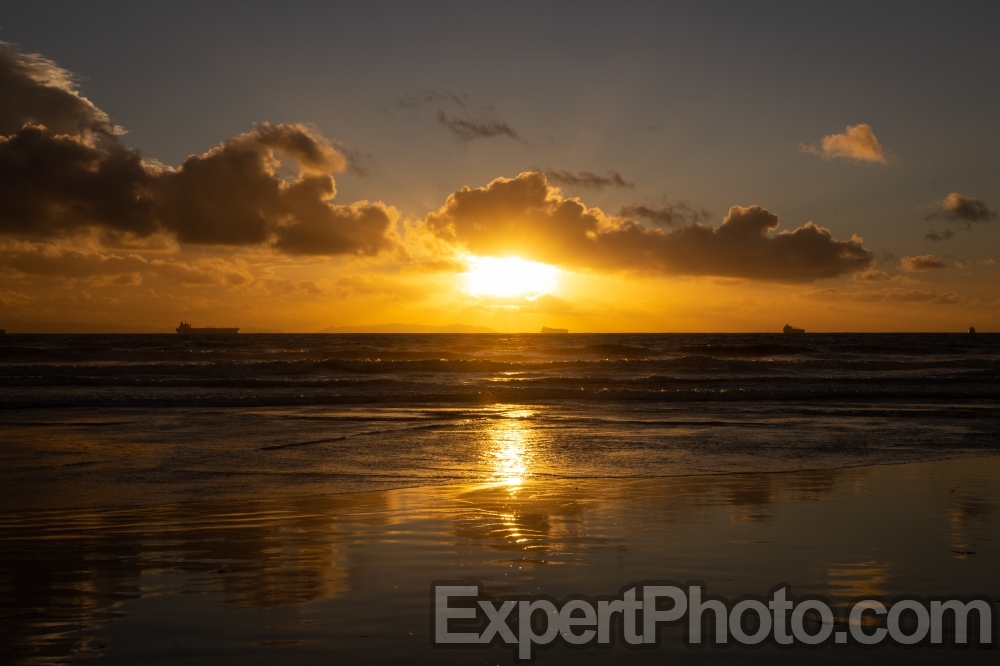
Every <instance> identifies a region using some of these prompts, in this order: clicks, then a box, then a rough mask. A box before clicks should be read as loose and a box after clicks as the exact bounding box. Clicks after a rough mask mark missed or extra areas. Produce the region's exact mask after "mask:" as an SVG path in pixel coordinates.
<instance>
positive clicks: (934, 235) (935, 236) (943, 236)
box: [924, 229, 955, 241]
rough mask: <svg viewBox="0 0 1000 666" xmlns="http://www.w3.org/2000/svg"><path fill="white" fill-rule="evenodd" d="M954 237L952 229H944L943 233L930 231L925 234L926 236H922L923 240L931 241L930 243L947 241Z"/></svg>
mask: <svg viewBox="0 0 1000 666" xmlns="http://www.w3.org/2000/svg"><path fill="white" fill-rule="evenodd" d="M954 235H955V231H954V230H953V229H945V230H944V231H940V232H938V231H934V230H933V229H932V230H931V231H929V232H927V234H926V235H925V236H924V238H926V239H927V240H932V241H944V240H948V239H949V238H951V237H952V236H954Z"/></svg>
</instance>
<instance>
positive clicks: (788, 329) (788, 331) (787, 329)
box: [781, 324, 806, 333]
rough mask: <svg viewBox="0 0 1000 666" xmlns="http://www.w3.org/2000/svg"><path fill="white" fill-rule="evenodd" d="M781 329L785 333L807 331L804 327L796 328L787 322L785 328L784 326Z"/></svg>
mask: <svg viewBox="0 0 1000 666" xmlns="http://www.w3.org/2000/svg"><path fill="white" fill-rule="evenodd" d="M781 330H783V331H784V332H785V333H805V332H806V329H804V328H795V327H794V326H790V325H788V324H785V328H783V329H781Z"/></svg>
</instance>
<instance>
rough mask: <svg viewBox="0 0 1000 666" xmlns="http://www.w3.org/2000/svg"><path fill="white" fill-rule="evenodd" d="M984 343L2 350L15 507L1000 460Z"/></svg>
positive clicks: (1, 384)
mask: <svg viewBox="0 0 1000 666" xmlns="http://www.w3.org/2000/svg"><path fill="white" fill-rule="evenodd" d="M998 376H1000V336H997V335H989V334H977V335H969V334H955V335H949V334H806V335H782V334H778V335H772V334H656V335H654V334H613V335H612V334H570V335H538V334H534V335H532V334H522V335H487V334H456V335H447V334H423V335H422V334H398V335H392V334H385V335H377V334H369V335H268V334H251V335H235V336H207V337H190V336H177V335H6V336H4V337H2V338H0V413H2V415H3V422H4V424H3V426H2V429H3V433H4V439H5V441H6V443H5V446H4V448H3V452H2V454H0V455H2V457H3V458H2V464H3V466H4V469H5V477H6V479H5V483H4V484H3V489H2V490H0V501H2V503H3V505H4V506H7V507H39V506H64V505H72V506H80V505H86V506H102V505H106V504H111V505H116V506H117V505H129V504H134V503H157V502H167V501H186V500H189V499H193V498H198V497H204V496H206V495H209V496H213V497H220V498H222V497H239V496H254V497H257V496H261V495H265V496H266V495H276V494H283V493H295V494H303V493H306V494H309V493H318V494H323V493H342V492H358V491H363V490H373V489H385V488H399V487H409V486H419V485H431V484H437V485H440V484H453V483H475V482H488V481H494V480H502V479H505V478H518V479H527V478H534V479H546V478H558V479H568V478H607V477H623V478H635V477H657V476H678V475H690V474H719V473H733V472H769V471H791V470H803V469H830V468H843V467H851V466H858V465H871V464H880V463H892V462H905V461H916V460H931V459H940V458H949V457H963V456H975V455H984V454H988V453H993V452H996V451H997V450H998V448H1000V434H998V433H1000V382H998V381H997V380H998Z"/></svg>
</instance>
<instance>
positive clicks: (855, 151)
mask: <svg viewBox="0 0 1000 666" xmlns="http://www.w3.org/2000/svg"><path fill="white" fill-rule="evenodd" d="M801 148H802V150H803V151H804V152H807V153H812V154H813V155H819V156H820V157H823V158H824V159H833V158H835V157H843V158H846V159H850V160H855V161H858V162H879V163H881V164H885V163H886V158H885V153H884V152H883V151H882V146H881V145H879V142H878V139H877V138H875V133H874V132H872V128H871V127H870V126H869V125H865V124H863V123H862V124H860V125H848V126H847V130H846V131H845V132H844V133H843V134H831V135H829V136H825V137H823V141H822V145H821V147H819V148H817V147H816V146H815V145H808V146H807V145H804V144H802V145H801Z"/></svg>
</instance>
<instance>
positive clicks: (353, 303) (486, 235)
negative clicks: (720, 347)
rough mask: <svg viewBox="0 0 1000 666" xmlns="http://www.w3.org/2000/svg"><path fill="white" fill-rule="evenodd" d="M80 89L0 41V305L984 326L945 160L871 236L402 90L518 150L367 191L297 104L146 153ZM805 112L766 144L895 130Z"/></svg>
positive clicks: (981, 225)
mask: <svg viewBox="0 0 1000 666" xmlns="http://www.w3.org/2000/svg"><path fill="white" fill-rule="evenodd" d="M84 88H86V82H81V81H80V79H79V78H78V77H77V76H76V74H75V73H73V72H70V71H68V70H67V69H64V68H63V67H61V66H60V65H59V64H57V63H56V62H55V61H53V60H52V59H50V58H48V57H46V56H45V55H40V54H37V53H32V52H29V51H26V50H23V49H21V48H20V47H17V46H14V45H12V44H4V43H0V99H2V100H3V101H2V102H0V281H2V283H0V306H2V310H0V327H2V326H4V325H6V326H7V327H8V328H9V329H11V330H18V328H19V327H21V328H24V326H28V327H29V328H30V324H31V323H38V322H42V323H44V322H50V323H51V322H81V323H101V322H104V323H110V324H116V325H121V326H126V327H133V328H135V329H137V330H139V329H156V330H164V331H166V330H170V329H172V328H173V327H174V326H176V324H177V322H178V321H180V320H185V321H189V322H191V323H193V324H194V325H196V326H197V325H217V326H240V327H242V328H243V329H244V330H248V329H250V330H252V329H265V330H282V331H287V332H311V331H317V330H322V329H325V328H328V327H340V326H359V325H372V324H386V323H406V324H423V325H434V326H438V325H446V324H456V323H457V324H464V325H469V326H482V327H489V328H492V329H494V330H496V331H500V332H520V331H537V330H538V329H539V328H540V327H541V326H543V325H544V326H552V327H565V328H569V329H570V330H572V331H578V332H582V331H696V332H697V331H733V332H737V331H779V330H780V329H781V327H782V326H783V325H784V324H785V323H792V324H794V325H796V326H803V327H805V328H806V329H807V330H811V331H918V330H923V331H960V330H964V329H966V328H967V327H968V326H970V325H975V326H977V328H979V329H980V330H996V329H998V328H1000V314H998V313H1000V286H998V285H1000V279H998V278H1000V269H998V268H997V266H996V263H995V261H994V258H995V254H996V252H995V247H996V246H995V241H996V239H997V232H996V224H995V221H996V217H997V215H996V213H995V212H994V210H993V209H992V208H991V204H989V203H987V201H986V200H985V199H984V198H983V194H982V193H981V192H978V191H973V190H970V189H967V188H965V187H963V186H962V184H961V183H960V182H955V181H950V182H949V183H948V184H947V185H944V186H942V185H938V186H937V187H936V189H933V190H932V191H931V190H928V192H927V193H926V194H922V195H920V198H916V197H912V200H911V201H910V202H909V204H908V205H910V206H911V209H912V211H916V212H915V213H912V216H913V217H915V218H916V219H917V221H918V224H919V225H920V227H919V229H918V228H917V226H916V225H914V227H913V229H912V230H910V231H908V232H907V233H908V234H910V235H911V236H913V239H909V238H908V239H907V240H906V241H905V242H900V243H899V244H898V246H893V244H892V242H893V240H892V239H893V238H894V231H893V229H894V228H895V227H892V225H890V224H888V223H884V224H880V225H878V224H872V223H871V222H866V220H870V218H871V216H872V215H875V216H877V213H866V215H868V217H866V215H859V216H857V220H858V221H857V222H852V220H851V218H850V217H848V218H847V219H835V223H836V224H835V225H834V224H833V223H831V222H828V221H825V220H823V221H817V222H814V221H812V219H811V217H810V216H808V215H807V214H806V215H803V214H802V212H803V210H807V209H808V208H809V206H808V202H806V203H803V202H802V201H801V200H799V199H796V197H795V196H794V192H789V193H786V194H784V195H782V197H777V196H776V197H773V199H775V200H777V202H778V203H779V204H780V202H781V201H782V200H786V199H787V200H789V201H794V202H795V203H794V206H793V214H794V217H792V216H786V214H784V213H783V211H782V210H780V209H778V208H777V207H776V206H774V205H773V204H771V203H769V202H768V201H765V200H764V199H763V198H761V197H756V196H750V195H747V194H746V193H740V194H739V195H734V196H732V199H731V200H730V201H728V203H726V204H723V206H724V209H721V210H712V211H710V210H706V209H705V208H704V207H703V206H702V204H701V202H700V201H692V200H691V199H689V198H686V197H676V198H672V197H666V196H659V197H657V196H652V195H651V193H650V192H651V191H650V192H645V193H640V192H639V191H638V190H639V189H641V188H637V186H636V181H637V180H641V178H640V177H637V176H633V175H631V174H633V173H639V174H641V173H642V165H641V164H634V165H632V166H631V167H630V168H629V169H627V170H626V169H624V168H621V167H619V168H620V169H621V170H619V168H615V169H612V168H597V167H590V168H580V169H554V168H550V167H548V166H545V167H540V166H537V164H532V163H531V161H530V160H531V157H530V156H531V155H532V154H536V155H538V156H539V158H538V161H539V162H541V159H542V158H541V155H542V154H543V152H544V151H542V150H541V149H538V150H534V149H533V148H531V146H532V145H538V144H539V143H541V142H542V140H541V139H539V138H537V137H534V138H532V137H529V136H527V134H526V133H525V132H524V131H523V130H520V129H517V128H515V126H514V125H513V124H511V123H510V122H508V121H506V120H503V119H502V118H501V117H500V116H498V115H497V114H496V112H495V109H494V108H493V107H491V106H482V105H479V106H477V103H476V102H475V101H474V100H473V98H471V97H470V96H468V95H460V94H455V93H441V92H436V91H434V90H432V89H416V90H415V91H411V92H409V93H404V94H400V95H399V96H398V97H397V98H396V99H395V101H394V102H393V103H392V105H391V109H390V111H391V112H390V113H389V114H388V117H389V120H388V121H387V122H392V123H395V122H401V121H399V118H400V117H403V116H406V114H423V116H424V117H425V120H426V122H427V123H430V124H431V126H433V127H436V128H437V129H438V130H440V131H441V132H443V133H444V135H443V136H444V139H445V140H446V141H452V142H453V143H455V144H456V145H457V146H459V148H460V152H459V153H458V154H460V155H461V156H464V158H468V159H473V158H474V157H475V155H473V152H472V151H474V150H476V146H478V145H482V144H486V143H490V142H492V143H493V144H497V143H498V142H499V143H503V144H505V145H511V146H514V147H515V148H512V150H513V149H516V150H525V151H526V153H525V154H526V155H527V156H528V157H527V158H526V159H525V160H524V161H525V162H527V163H526V164H524V165H523V167H522V168H513V169H512V168H509V166H508V165H506V164H503V165H500V164H498V166H497V167H496V169H495V170H493V172H492V173H490V168H489V165H488V164H484V163H483V162H482V160H479V159H477V163H476V168H474V169H470V170H469V172H468V173H469V174H470V175H468V176H455V175H453V174H452V175H449V178H450V180H451V182H453V183H454V185H453V186H452V187H450V188H446V189H444V190H442V188H441V187H440V186H435V187H426V188H425V190H423V191H419V192H416V191H415V186H414V185H413V184H402V183H401V182H400V181H399V179H398V178H397V179H395V181H394V179H391V178H383V179H382V185H383V190H382V191H381V192H380V193H379V194H378V196H377V197H371V196H370V197H369V199H354V198H352V197H347V198H345V197H344V196H343V195H341V194H339V193H338V185H339V184H340V181H341V180H343V179H345V178H347V179H351V178H364V177H366V176H367V175H368V172H369V171H370V170H371V164H373V163H374V158H373V157H372V156H371V155H370V154H367V155H366V154H365V153H363V152H362V151H359V150H357V149H354V148H348V147H346V146H345V145H344V144H343V143H341V142H340V141H339V140H338V139H336V138H334V137H335V136H336V134H333V133H331V134H328V133H327V132H326V131H324V130H322V129H320V128H319V127H317V126H316V125H314V124H311V121H312V118H310V117H309V116H308V115H307V112H306V111H303V112H302V113H303V114H304V115H302V117H299V118H297V119H296V120H294V121H289V122H267V118H266V117H263V118H259V119H258V122H256V123H251V124H250V125H248V126H245V127H244V128H243V131H241V132H239V133H236V134H234V135H232V136H229V137H228V138H227V137H218V138H217V139H216V143H215V145H211V144H209V145H205V146H203V147H202V148H201V149H200V150H199V151H197V152H195V153H193V154H191V155H190V156H188V157H187V158H186V159H183V160H180V161H179V162H178V163H176V164H165V163H163V162H161V161H159V160H158V159H157V156H155V155H151V154H147V153H146V152H144V151H141V150H139V149H138V148H136V147H134V146H133V145H131V144H130V143H129V140H130V139H129V134H128V133H127V132H128V130H129V128H128V127H121V126H119V125H118V122H119V120H118V117H117V116H114V117H113V116H111V115H109V114H108V113H107V112H106V111H105V110H103V109H102V108H101V107H100V106H98V105H97V104H95V103H94V102H93V101H91V100H90V99H89V98H88V97H86V96H84V93H85V90H84ZM394 114H395V115H394ZM282 115H284V114H276V116H278V117H281V116H282ZM873 115H875V114H873ZM407 117H408V116H407ZM861 120H864V118H862V119H861ZM825 126H826V127H827V129H826V130H825V131H822V132H819V131H818V132H816V134H815V135H813V136H811V137H804V138H803V140H799V141H796V140H795V139H794V137H789V140H788V141H787V145H785V146H778V148H779V149H781V150H783V151H784V155H785V157H784V158H783V159H787V160H789V161H790V162H794V163H795V164H798V165H799V167H796V168H798V169H800V170H803V171H805V170H813V171H814V172H816V173H821V172H819V171H816V170H819V169H830V170H831V172H830V173H834V172H833V171H832V170H834V169H836V173H837V174H846V173H852V174H853V173H860V174H862V175H861V176H857V177H859V178H862V179H864V178H869V179H877V178H882V177H884V176H883V174H889V173H892V172H893V171H894V170H895V171H896V172H901V171H902V169H903V166H901V165H904V164H905V160H904V159H903V158H901V157H899V156H898V154H906V153H907V152H908V147H907V146H905V145H899V146H894V145H883V142H882V141H881V140H880V138H879V128H878V127H877V126H875V125H874V123H873V124H871V125H870V124H868V123H865V122H857V119H856V118H852V119H851V122H845V121H843V120H842V121H841V122H839V123H837V124H834V123H826V125H825ZM650 127H654V126H652V125H651V126H650ZM425 130H426V126H425V127H424V129H422V130H420V132H421V140H424V138H425V136H424V135H425V134H426V131H425ZM448 137H450V138H448ZM526 146H527V147H526ZM546 150H548V149H546ZM533 151H534V152H533ZM544 154H545V155H547V156H551V154H552V153H551V151H549V152H544ZM500 162H503V160H500ZM622 162H623V163H625V164H628V162H627V161H624V160H623V161H622ZM429 164H430V163H429ZM366 165H367V166H366ZM616 166H618V165H616ZM431 167H433V164H431V166H429V167H428V168H431ZM484 173H486V174H490V175H488V176H483V175H482V174H484ZM623 173H624V174H625V175H623ZM472 174H475V175H472ZM838 177H842V178H855V177H856V176H855V175H849V176H843V175H842V176H838ZM894 177H899V176H894ZM459 178H461V179H462V180H457V179H459ZM776 178H777V176H776ZM421 180H426V176H425V175H424V174H419V176H418V175H417V174H415V182H417V181H421ZM365 187H368V188H369V189H370V186H365ZM365 187H357V186H352V191H353V192H355V194H357V193H358V192H359V191H360V190H363V189H365ZM417 189H418V188H417ZM710 189H711V183H708V184H704V185H702V186H701V190H700V191H704V190H710ZM737 189H738V188H737ZM792 190H794V188H792ZM724 196H725V195H713V198H712V201H713V202H717V201H719V200H722V199H718V198H716V197H724ZM897 198H898V197H897ZM830 205H835V204H830V203H829V202H824V203H823V204H822V205H820V204H817V208H818V209H821V210H824V211H826V210H827V209H828V208H829V206H830ZM713 208H714V206H713ZM871 209H872V210H873V211H878V210H880V209H879V207H878V204H877V203H873V204H871ZM879 214H880V213H879ZM831 219H834V218H832V217H831ZM869 232H873V233H875V234H876V236H877V238H878V239H879V243H878V245H873V244H872V243H871V242H870V241H866V237H868V236H869ZM956 238H958V239H959V240H960V241H961V242H962V243H963V244H962V245H960V246H956V245H955V244H954V243H955V242H956V241H955V240H954V239H956ZM972 238H975V239H977V240H976V241H970V240H968V239H972ZM962 239H965V240H962ZM949 243H951V244H949ZM887 246H888V247H887ZM956 249H957V250H958V251H957V252H956Z"/></svg>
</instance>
